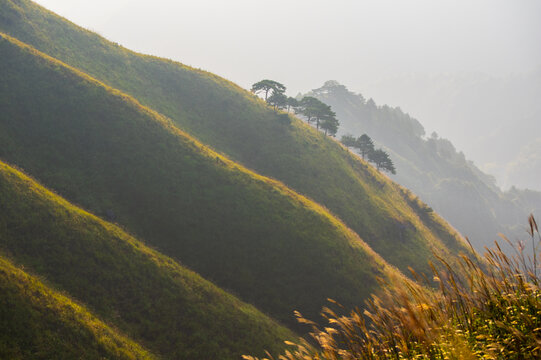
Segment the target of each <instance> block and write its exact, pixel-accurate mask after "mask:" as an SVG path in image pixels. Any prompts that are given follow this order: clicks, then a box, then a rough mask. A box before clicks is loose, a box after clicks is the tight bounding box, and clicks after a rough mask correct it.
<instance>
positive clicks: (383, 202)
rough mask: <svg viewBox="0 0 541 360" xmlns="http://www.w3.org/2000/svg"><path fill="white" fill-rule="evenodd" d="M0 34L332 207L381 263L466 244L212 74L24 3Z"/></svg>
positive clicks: (1, 24) (412, 262)
mask: <svg viewBox="0 0 541 360" xmlns="http://www.w3.org/2000/svg"><path fill="white" fill-rule="evenodd" d="M0 31H4V32H6V33H8V34H12V35H13V36H15V37H17V38H19V39H20V40H22V41H24V42H27V43H29V44H31V45H32V46H35V47H36V48H37V49H39V50H41V51H43V52H45V53H47V54H49V55H51V56H53V57H55V58H58V59H60V60H62V61H64V62H66V63H68V64H70V65H71V66H74V67H76V68H78V69H81V70H82V71H84V72H86V73H88V74H90V75H91V76H93V77H95V78H97V79H99V80H100V81H103V82H105V83H107V84H108V85H110V86H112V87H114V88H117V89H120V90H122V91H124V92H126V93H129V94H131V95H132V96H135V97H136V98H137V99H138V100H139V101H141V103H143V104H144V105H147V106H149V107H151V108H153V109H154V110H157V111H159V112H160V113H162V114H164V115H166V116H168V117H170V118H171V119H172V120H173V122H174V123H175V124H176V125H178V126H179V127H180V128H182V129H183V130H185V131H187V132H188V133H190V134H191V135H193V136H196V137H197V138H198V139H200V140H201V141H202V142H204V143H206V144H208V145H210V146H212V147H213V148H214V149H217V150H218V151H221V152H223V153H225V154H227V155H228V156H230V157H231V158H232V159H234V160H235V161H238V162H241V163H243V164H245V165H246V166H248V167H250V168H252V169H254V170H256V171H257V172H258V173H260V174H263V175H266V176H270V177H273V178H275V179H278V180H280V181H282V182H283V183H285V184H286V185H288V186H289V187H291V188H292V189H294V190H295V191H297V192H299V193H301V194H304V195H307V196H309V197H310V198H312V199H314V200H315V201H317V202H318V203H320V204H322V205H323V206H325V207H327V208H328V209H330V210H331V211H332V212H333V213H334V214H336V215H337V216H339V217H340V218H341V219H342V220H343V221H344V222H345V223H346V224H347V226H349V227H350V228H351V229H353V230H354V231H355V232H356V233H357V234H359V235H360V237H361V238H363V239H364V240H365V241H366V242H367V243H368V244H369V245H370V246H371V247H372V248H373V249H374V250H375V251H377V252H378V253H379V254H381V255H382V256H383V257H384V258H385V259H386V260H387V261H388V262H390V263H391V264H393V265H395V266H397V267H399V268H400V269H402V270H405V269H407V267H408V266H412V267H413V268H415V269H416V270H418V271H423V272H426V273H429V269H428V267H427V266H426V263H427V261H426V260H427V259H431V258H432V254H431V252H432V251H433V250H440V251H442V253H443V256H446V257H447V258H450V259H452V258H453V257H454V256H455V255H456V253H458V252H459V251H468V249H467V248H465V247H464V244H463V242H462V240H461V239H460V237H459V236H458V235H457V234H456V232H455V231H454V230H452V229H450V228H449V226H448V225H447V224H446V223H445V222H444V221H442V220H441V219H440V218H439V217H438V216H437V215H431V216H428V217H427V216H424V215H425V214H424V213H423V212H422V211H421V212H418V211H417V209H416V208H415V207H412V206H411V205H410V204H409V201H408V199H407V197H406V196H404V195H403V192H402V191H401V189H400V188H399V187H397V186H396V185H394V184H393V183H391V182H390V181H388V180H387V179H386V178H385V177H382V176H379V174H377V173H375V172H373V171H371V170H370V169H368V168H367V166H366V164H364V163H363V162H362V161H360V160H358V159H356V158H355V157H354V156H351V155H350V154H349V153H348V152H346V151H345V150H344V149H343V148H342V147H341V146H340V145H339V144H337V143H336V142H334V141H332V140H330V139H328V138H326V137H324V136H323V135H322V134H319V133H317V132H316V131H315V130H314V129H311V128H310V127H309V126H307V125H305V124H303V123H301V122H300V121H298V120H295V121H294V122H293V124H292V125H291V126H284V125H281V124H279V123H278V121H277V115H276V113H274V112H273V111H271V110H269V109H268V108H266V107H265V105H264V104H263V102H262V101H259V100H258V99H257V98H255V97H254V96H252V95H251V94H249V93H248V92H246V91H244V90H242V89H241V88H239V87H238V86H236V85H234V84H232V83H230V82H228V81H226V80H224V79H222V78H219V77H217V76H215V75H212V74H210V73H207V72H204V71H200V70H196V69H192V68H189V67H186V66H183V65H181V64H178V63H175V62H172V61H168V60H163V59H159V58H156V57H150V56H143V55H139V54H136V53H133V52H130V51H128V50H126V49H124V48H122V47H120V46H118V45H116V44H113V43H111V42H108V41H106V40H105V39H103V38H101V37H99V36H97V35H96V34H93V33H91V32H89V31H86V30H83V29H81V28H79V27H77V26H75V25H73V24H71V23H70V22H68V21H66V20H64V19H62V18H60V17H58V16H56V15H54V14H53V13H51V12H49V11H46V10H45V9H43V8H42V7H40V6H37V5H35V4H33V3H32V2H30V1H27V0H18V1H16V0H7V1H4V2H3V3H2V4H0Z"/></svg>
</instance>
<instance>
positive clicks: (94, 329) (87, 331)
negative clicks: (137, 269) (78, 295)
mask: <svg viewBox="0 0 541 360" xmlns="http://www.w3.org/2000/svg"><path fill="white" fill-rule="evenodd" d="M0 294H1V296H0V358H2V359H12V360H15V359H125V360H129V359H155V358H156V357H155V356H153V355H152V354H150V353H148V352H147V351H145V350H144V349H142V348H141V346H139V345H138V344H136V343H135V342H133V341H132V340H130V339H128V338H127V337H125V336H124V335H122V334H120V333H119V332H118V331H115V330H113V329H111V328H110V327H108V326H107V325H105V324H104V323H103V322H102V321H100V320H99V319H97V318H96V317H95V316H94V315H92V314H91V313H90V312H89V311H88V309H86V308H85V307H84V306H81V305H79V304H76V303H75V302H74V301H73V300H71V299H69V298H68V297H67V296H65V295H62V294H60V293H58V292H56V291H54V290H51V289H50V288H48V287H47V286H46V285H44V284H43V283H42V282H41V281H40V280H39V279H38V278H36V277H34V276H30V275H28V274H26V273H25V272H24V271H23V270H21V269H18V268H17V267H15V266H14V265H13V264H12V263H11V262H10V261H8V260H6V259H5V258H4V257H2V256H0Z"/></svg>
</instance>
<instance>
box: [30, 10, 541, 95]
mask: <svg viewBox="0 0 541 360" xmlns="http://www.w3.org/2000/svg"><path fill="white" fill-rule="evenodd" d="M37 2H38V3H40V4H42V5H44V6H45V7H47V8H49V9H50V10H52V11H54V12H56V13H58V14H60V15H62V16H64V17H66V18H68V19H70V20H71V21H73V22H75V23H77V24H79V25H81V26H84V27H86V28H88V29H90V30H93V31H96V32H98V33H100V34H101V35H103V36H105V37H106V38H108V39H109V40H112V41H115V42H118V43H120V44H122V45H124V46H126V47H128V48H130V49H133V50H137V51H140V52H144V53H149V54H154V55H158V56H163V57H168V58H171V59H174V60H178V61H181V62H183V63H185V64H187V65H191V66H194V67H198V68H202V69H205V70H208V71H211V72H214V73H216V74H218V75H221V76H223V77H225V78H228V79H230V80H232V81H234V82H236V83H238V84H239V85H241V86H243V87H246V88H248V87H249V86H250V85H251V84H252V83H253V82H256V81H258V80H260V79H263V78H271V79H274V80H277V81H280V82H282V83H284V84H285V85H286V86H287V87H288V93H289V94H292V95H295V94H296V93H297V92H298V91H303V92H305V91H307V90H310V89H312V88H316V87H319V86H321V84H322V83H323V82H324V81H325V80H329V79H335V80H338V81H340V82H341V83H343V84H345V85H347V86H348V87H349V88H350V89H351V90H354V91H362V90H363V88H364V86H363V84H366V83H367V82H374V81H378V80H380V79H383V78H388V77H394V76H400V75H402V74H405V73H412V72H414V73H432V74H434V73H458V72H484V73H487V74H490V75H496V76H498V75H505V74H507V73H513V72H526V71H531V70H533V69H534V68H539V67H541V1H538V0H507V1H502V0H411V1H406V0H396V1H390V0H368V1H365V0H362V1H361V0H333V1H330V0H328V1H325V0H289V1H286V0H267V1H262V0H229V1H224V0H198V1H193V0H192V1H173V0H153V1H143V0H93V1H88V0H85V1H83V0H38V1H37ZM366 95H368V96H370V94H366ZM391 105H400V104H391Z"/></svg>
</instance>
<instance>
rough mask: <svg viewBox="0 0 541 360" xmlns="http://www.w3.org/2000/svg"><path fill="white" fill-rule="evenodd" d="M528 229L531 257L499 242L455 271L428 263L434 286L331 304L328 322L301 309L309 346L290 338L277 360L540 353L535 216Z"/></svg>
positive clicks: (517, 356)
mask: <svg viewBox="0 0 541 360" xmlns="http://www.w3.org/2000/svg"><path fill="white" fill-rule="evenodd" d="M528 234H529V241H530V243H531V246H532V247H533V254H534V255H533V256H529V255H526V254H525V251H524V249H525V245H524V244H523V243H519V244H518V245H516V246H515V249H516V254H515V255H513V256H507V255H506V254H504V253H503V251H502V250H501V247H500V245H499V244H498V242H495V247H494V248H493V249H486V253H485V254H484V256H483V257H482V261H479V260H480V259H476V258H472V257H468V256H462V259H461V262H460V266H459V267H458V268H456V267H451V266H450V265H448V264H447V262H446V261H445V260H444V259H442V258H439V259H438V261H440V262H441V264H442V265H443V269H444V270H438V269H440V268H442V267H436V266H434V265H433V264H431V268H432V271H433V280H434V281H436V283H438V284H439V288H438V289H437V290H434V289H430V288H429V287H421V286H418V285H416V284H415V283H413V282H411V281H408V282H405V283H404V286H403V287H402V288H400V289H398V290H397V289H396V288H394V289H389V290H387V291H386V292H385V293H384V294H383V295H382V296H379V297H378V296H372V298H371V299H370V300H369V301H367V303H366V306H365V308H364V310H361V309H355V310H353V311H351V312H350V313H349V314H347V315H340V314H339V313H338V312H336V311H335V310H333V309H331V307H326V308H324V309H323V311H322V314H323V316H324V317H325V318H326V320H327V322H328V325H327V326H326V327H320V326H319V325H318V324H316V323H314V322H312V321H309V320H307V319H305V318H304V317H303V316H302V315H301V314H300V313H298V312H296V316H297V318H298V321H299V322H301V323H303V324H307V325H309V326H310V327H311V328H312V331H311V333H310V335H311V342H312V343H309V342H308V341H306V340H302V341H300V342H298V343H288V344H289V345H290V346H291V349H290V350H288V351H286V352H285V353H284V354H282V355H280V356H279V358H278V359H280V360H300V359H303V360H309V359H313V360H338V359H347V360H349V359H502V358H505V359H539V358H541V291H540V288H539V264H538V259H537V255H536V254H537V253H538V251H539V244H540V242H541V236H540V233H539V229H538V227H537V223H536V221H535V219H534V217H533V215H532V216H530V218H529V229H528ZM503 238H504V240H505V241H509V240H508V239H507V238H505V237H503ZM332 307H333V308H341V305H339V304H337V303H334V304H333V306H332ZM314 344H315V346H314ZM244 359H246V360H256V358H254V357H251V356H244ZM270 359H272V357H270Z"/></svg>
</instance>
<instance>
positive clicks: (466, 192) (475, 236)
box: [308, 81, 541, 252]
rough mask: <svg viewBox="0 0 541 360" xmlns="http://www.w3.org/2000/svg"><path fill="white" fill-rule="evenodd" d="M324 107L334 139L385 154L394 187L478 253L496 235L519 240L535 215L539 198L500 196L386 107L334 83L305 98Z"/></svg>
mask: <svg viewBox="0 0 541 360" xmlns="http://www.w3.org/2000/svg"><path fill="white" fill-rule="evenodd" d="M308 94H309V95H312V96H315V97H317V98H319V99H320V100H322V101H324V102H326V103H328V104H329V105H331V106H332V107H333V109H334V110H335V111H336V113H337V116H338V118H339V119H340V123H341V127H340V129H339V131H340V134H339V135H343V134H346V133H351V134H355V135H356V136H359V135H361V134H363V133H367V134H368V135H369V136H371V137H372V138H373V139H374V140H375V141H376V142H377V144H378V145H380V146H384V147H385V148H386V150H388V151H389V153H390V154H391V158H392V159H393V161H394V162H395V165H396V168H397V174H396V176H392V178H393V179H395V180H396V181H397V182H398V183H400V184H402V185H404V186H406V187H407V188H409V189H411V190H413V191H414V192H415V193H417V194H419V195H420V196H421V198H422V199H423V200H424V201H426V202H427V203H428V204H429V205H430V206H432V207H433V208H434V209H435V210H436V211H437V212H438V213H440V214H442V215H443V216H444V217H445V218H446V219H448V220H449V221H450V223H451V224H452V225H454V226H455V227H456V228H457V229H458V230H459V231H460V232H461V233H462V234H464V235H465V236H468V237H469V239H470V240H471V241H472V243H473V244H474V246H475V247H476V248H477V249H478V250H479V251H481V252H482V251H483V248H484V246H491V245H492V243H493V241H494V240H495V239H496V234H497V233H503V234H505V235H507V236H509V238H510V239H512V240H516V239H521V238H522V235H523V234H524V226H523V225H522V224H524V223H525V219H527V217H528V215H529V214H530V213H532V212H533V213H539V211H541V193H539V192H536V191H525V190H519V189H511V190H510V191H507V192H502V191H501V190H500V189H499V188H498V187H497V186H496V185H495V181H494V179H493V178H492V177H491V176H490V175H487V174H485V173H483V172H482V171H481V170H479V169H478V168H477V167H476V166H475V165H474V164H473V163H472V162H471V161H468V160H467V159H466V157H465V155H464V154H463V153H461V152H460V153H459V152H457V151H456V149H455V147H454V146H453V144H452V143H451V142H450V141H449V140H446V139H443V138H440V137H438V136H437V135H435V134H434V135H435V136H434V135H430V136H428V137H425V131H424V128H423V126H422V125H421V123H420V122H419V121H418V120H416V119H414V118H412V117H410V116H409V115H408V114H406V113H404V112H402V110H401V109H400V108H392V107H390V106H388V105H382V106H378V105H376V103H375V102H374V101H373V100H372V99H368V100H367V99H365V97H363V96H362V95H361V94H355V93H353V92H351V91H349V90H348V89H347V88H346V87H345V86H344V85H341V84H339V83H338V82H336V81H327V82H326V83H325V84H324V85H323V86H322V87H320V88H318V89H314V90H312V91H311V92H309V93H308Z"/></svg>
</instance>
